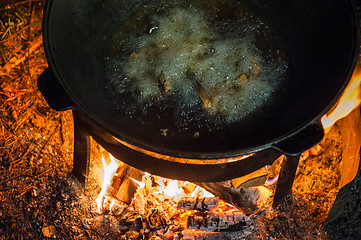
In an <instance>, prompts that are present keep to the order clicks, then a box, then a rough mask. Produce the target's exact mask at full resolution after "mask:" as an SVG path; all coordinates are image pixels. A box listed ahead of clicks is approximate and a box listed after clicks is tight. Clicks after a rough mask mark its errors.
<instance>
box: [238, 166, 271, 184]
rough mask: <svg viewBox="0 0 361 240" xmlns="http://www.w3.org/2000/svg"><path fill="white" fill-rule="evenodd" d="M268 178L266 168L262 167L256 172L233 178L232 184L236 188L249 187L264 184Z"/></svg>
mask: <svg viewBox="0 0 361 240" xmlns="http://www.w3.org/2000/svg"><path fill="white" fill-rule="evenodd" d="M267 178H268V175H267V171H266V169H265V168H261V169H259V170H257V171H255V172H252V173H250V174H248V175H246V176H243V177H239V178H235V179H232V180H231V182H232V186H233V187H235V188H247V187H256V186H262V185H263V184H264V183H265V182H266V180H267Z"/></svg>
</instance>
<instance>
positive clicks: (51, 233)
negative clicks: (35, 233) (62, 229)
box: [41, 225, 56, 238]
mask: <svg viewBox="0 0 361 240" xmlns="http://www.w3.org/2000/svg"><path fill="white" fill-rule="evenodd" d="M41 231H42V232H43V235H44V237H49V238H51V237H55V232H56V230H55V227H54V225H50V226H46V227H43V228H42V229H41Z"/></svg>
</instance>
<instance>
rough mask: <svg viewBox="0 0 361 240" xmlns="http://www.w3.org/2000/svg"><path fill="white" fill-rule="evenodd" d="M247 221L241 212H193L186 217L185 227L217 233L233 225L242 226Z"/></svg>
mask: <svg viewBox="0 0 361 240" xmlns="http://www.w3.org/2000/svg"><path fill="white" fill-rule="evenodd" d="M247 219H248V217H247V216H245V215H244V213H243V212H242V211H229V212H225V213H214V212H207V213H203V214H199V213H198V212H195V213H193V214H191V215H189V216H188V221H187V227H188V228H190V229H195V230H201V231H207V232H218V231H222V230H227V229H229V228H231V227H232V226H235V225H239V226H244V225H246V221H247Z"/></svg>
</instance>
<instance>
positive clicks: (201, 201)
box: [177, 197, 219, 211]
mask: <svg viewBox="0 0 361 240" xmlns="http://www.w3.org/2000/svg"><path fill="white" fill-rule="evenodd" d="M218 203H219V198H216V197H202V198H198V197H183V198H181V200H179V202H178V204H177V208H178V209H181V210H198V211H210V210H212V209H214V208H216V207H217V206H218Z"/></svg>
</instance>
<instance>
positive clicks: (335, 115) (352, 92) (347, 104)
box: [321, 68, 361, 131]
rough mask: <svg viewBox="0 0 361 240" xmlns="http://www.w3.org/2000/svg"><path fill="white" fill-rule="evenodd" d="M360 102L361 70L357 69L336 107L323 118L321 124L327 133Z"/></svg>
mask: <svg viewBox="0 0 361 240" xmlns="http://www.w3.org/2000/svg"><path fill="white" fill-rule="evenodd" d="M360 102H361V68H357V69H356V70H355V72H354V73H353V75H352V78H351V81H350V83H349V84H348V86H347V87H346V90H345V91H344V93H343V95H342V96H341V98H340V100H339V101H338V103H337V105H336V107H334V108H333V109H331V111H330V112H328V113H327V114H326V115H325V116H323V117H322V119H321V122H322V125H323V127H324V129H325V130H326V131H327V130H328V129H329V128H330V127H332V126H333V125H334V124H335V123H336V121H337V120H339V119H341V118H344V117H346V116H347V115H348V114H349V113H351V112H352V110H353V109H355V108H356V107H357V106H359V104H360Z"/></svg>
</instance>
